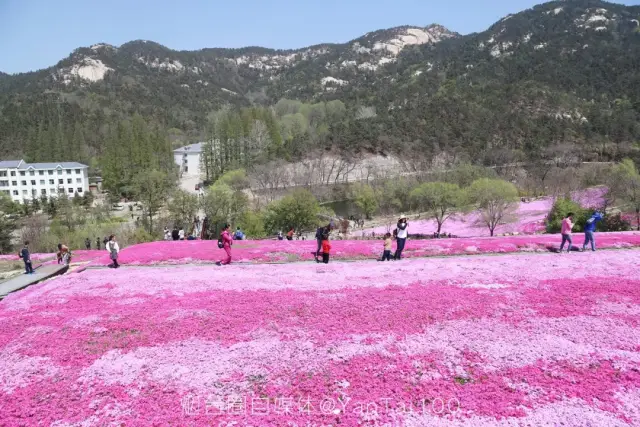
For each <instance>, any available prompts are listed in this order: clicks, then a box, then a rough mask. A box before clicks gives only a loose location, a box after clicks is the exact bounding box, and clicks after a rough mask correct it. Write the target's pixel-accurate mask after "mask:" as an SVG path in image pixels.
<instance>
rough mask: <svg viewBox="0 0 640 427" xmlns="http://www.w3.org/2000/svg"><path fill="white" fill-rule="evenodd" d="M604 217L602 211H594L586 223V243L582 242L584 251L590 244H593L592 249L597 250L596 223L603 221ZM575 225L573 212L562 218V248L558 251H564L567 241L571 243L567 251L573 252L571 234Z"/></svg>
mask: <svg viewBox="0 0 640 427" xmlns="http://www.w3.org/2000/svg"><path fill="white" fill-rule="evenodd" d="M602 218H603V216H602V214H601V213H600V212H594V213H593V214H592V215H591V217H589V219H588V220H587V222H586V223H585V225H584V243H583V244H582V251H585V250H586V249H587V245H588V244H590V245H591V250H592V251H593V252H595V251H596V238H595V234H594V233H595V231H596V225H597V224H598V222H600V221H602ZM574 225H575V224H574V223H573V212H569V213H568V214H567V215H566V216H565V217H564V218H563V219H562V225H561V227H560V234H561V235H562V243H560V250H559V251H558V253H562V250H563V249H564V244H565V243H569V245H568V246H567V252H571V249H572V248H573V238H572V236H571V232H572V230H573V226H574Z"/></svg>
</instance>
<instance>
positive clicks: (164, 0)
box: [0, 0, 640, 73]
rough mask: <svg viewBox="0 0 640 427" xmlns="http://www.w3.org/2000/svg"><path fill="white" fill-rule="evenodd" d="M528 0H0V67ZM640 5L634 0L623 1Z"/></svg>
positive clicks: (349, 32) (458, 20)
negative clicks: (102, 47)
mask: <svg viewBox="0 0 640 427" xmlns="http://www.w3.org/2000/svg"><path fill="white" fill-rule="evenodd" d="M537 3H540V1H535V0H483V1H479V0H438V1H433V0H393V1H391V0H323V1H318V0H243V1H237V0H236V1H233V0H224V1H222V0H181V1H171V0H153V1H152V0H107V1H92V0H58V1H53V0H0V71H3V72H5V73H19V72H26V71H32V70H37V69H41V68H46V67H49V66H52V65H55V64H56V63H57V62H58V61H60V60H61V59H63V58H65V57H67V56H68V55H69V54H70V53H71V52H72V51H73V50H74V49H76V48H78V47H81V46H90V45H92V44H95V43H109V44H112V45H115V46H119V45H121V44H123V43H126V42H128V41H131V40H152V41H155V42H158V43H160V44H162V45H165V46H167V47H169V48H171V49H177V50H197V49H201V48H205V47H230V48H234V47H243V46H263V47H269V48H274V49H292V48H300V47H306V46H310V45H314V44H319V43H344V42H347V41H349V40H352V39H355V38H357V37H359V36H361V35H363V34H365V33H367V32H369V31H375V30H378V29H383V28H390V27H395V26H399V25H416V26H427V25H429V24H432V23H436V24H441V25H444V26H445V27H447V28H448V29H450V30H452V31H456V32H459V33H461V34H468V33H472V32H477V31H483V30H485V29H486V28H487V27H489V26H490V25H491V24H493V23H494V22H496V21H497V20H499V19H500V18H502V17H504V16H506V15H507V14H509V13H517V12H519V11H522V10H524V9H527V8H529V7H532V6H534V5H535V4H537ZM622 3H625V4H629V5H630V4H640V0H624V1H622Z"/></svg>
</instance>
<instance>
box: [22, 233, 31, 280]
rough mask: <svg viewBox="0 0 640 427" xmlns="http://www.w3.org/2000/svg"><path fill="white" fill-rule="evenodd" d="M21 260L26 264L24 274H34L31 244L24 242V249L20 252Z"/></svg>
mask: <svg viewBox="0 0 640 427" xmlns="http://www.w3.org/2000/svg"><path fill="white" fill-rule="evenodd" d="M19 256H20V258H22V261H23V262H24V270H25V273H24V274H33V264H32V263H31V254H30V253H29V242H28V241H26V242H24V247H23V248H22V250H21V251H20V255H19Z"/></svg>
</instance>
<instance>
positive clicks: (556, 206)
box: [546, 197, 589, 233]
mask: <svg viewBox="0 0 640 427" xmlns="http://www.w3.org/2000/svg"><path fill="white" fill-rule="evenodd" d="M568 213H573V223H574V231H582V229H583V227H584V224H585V222H586V220H587V218H588V216H589V212H588V211H587V210H586V209H583V208H582V207H581V206H580V204H578V203H576V202H574V201H573V200H571V199H567V198H564V197H559V198H557V199H556V201H555V202H554V203H553V206H552V207H551V210H550V211H549V214H548V215H547V219H546V229H547V233H559V232H560V229H561V227H562V220H563V219H564V218H566V216H567V214H568Z"/></svg>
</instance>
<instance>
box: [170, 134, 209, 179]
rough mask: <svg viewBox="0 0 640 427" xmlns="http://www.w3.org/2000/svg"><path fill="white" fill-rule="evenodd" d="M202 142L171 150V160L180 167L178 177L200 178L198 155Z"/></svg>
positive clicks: (200, 152) (200, 151)
mask: <svg viewBox="0 0 640 427" xmlns="http://www.w3.org/2000/svg"><path fill="white" fill-rule="evenodd" d="M202 144H203V143H202V142H198V143H197V144H191V145H187V146H185V147H182V148H178V149H177V150H173V158H174V160H175V162H176V164H177V165H178V166H180V175H183V176H194V177H200V155H201V154H202Z"/></svg>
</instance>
